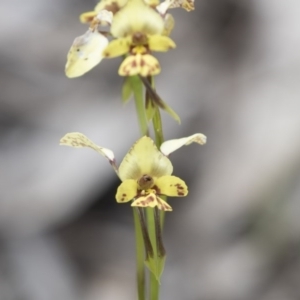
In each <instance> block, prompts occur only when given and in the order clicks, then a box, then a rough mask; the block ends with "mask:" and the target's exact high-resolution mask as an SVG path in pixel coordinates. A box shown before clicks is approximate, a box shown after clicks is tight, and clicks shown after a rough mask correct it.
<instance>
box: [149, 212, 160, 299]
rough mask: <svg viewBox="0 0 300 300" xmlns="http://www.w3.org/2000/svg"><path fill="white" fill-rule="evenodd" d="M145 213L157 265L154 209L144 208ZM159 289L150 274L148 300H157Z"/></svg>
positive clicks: (158, 284) (152, 275)
mask: <svg viewBox="0 0 300 300" xmlns="http://www.w3.org/2000/svg"><path fill="white" fill-rule="evenodd" d="M146 213H147V223H148V230H149V236H150V240H151V243H152V246H153V254H154V255H153V257H154V261H155V264H156V265H157V260H158V256H157V243H156V230H155V218H154V209H153V208H151V207H147V208H146ZM159 288H160V283H159V281H158V279H157V276H155V274H154V273H153V272H150V300H158V299H159Z"/></svg>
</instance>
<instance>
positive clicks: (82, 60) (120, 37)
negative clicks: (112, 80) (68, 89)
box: [65, 0, 194, 78]
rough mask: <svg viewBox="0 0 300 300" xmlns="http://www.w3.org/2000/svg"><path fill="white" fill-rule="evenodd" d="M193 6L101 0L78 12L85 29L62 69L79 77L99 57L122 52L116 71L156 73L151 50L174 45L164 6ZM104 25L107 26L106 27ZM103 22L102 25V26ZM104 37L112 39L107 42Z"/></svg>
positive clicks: (177, 1)
mask: <svg viewBox="0 0 300 300" xmlns="http://www.w3.org/2000/svg"><path fill="white" fill-rule="evenodd" d="M175 7H181V8H184V9H185V10H187V11H190V10H193V9H194V0H166V1H164V2H162V3H159V1H158V0H102V1H100V2H99V3H98V4H97V5H96V7H95V8H94V10H93V11H89V12H86V13H83V14H81V16H80V21H81V22H82V23H88V24H89V26H90V27H89V29H88V31H87V32H86V33H85V34H84V35H82V36H79V37H77V38H76V39H75V40H74V42H73V44H72V46H71V48H70V50H69V53H68V57H67V63H66V68H65V73H66V75H67V77H69V78H74V77H79V76H82V75H83V74H85V73H86V72H88V71H90V70H91V69H92V68H94V67H95V66H96V65H98V64H99V63H100V62H101V60H102V59H103V58H113V57H117V56H122V55H125V56H126V57H125V59H124V61H123V63H122V64H121V66H120V68H119V75H121V76H132V75H141V76H143V77H146V76H153V75H157V74H158V73H159V72H160V71H161V68H160V65H159V62H158V60H157V59H156V58H155V57H154V56H152V52H153V51H154V52H155V51H158V52H166V51H168V50H170V49H173V48H175V43H174V42H173V40H172V39H170V38H169V35H170V33H171V31H172V29H173V27H174V19H173V17H172V15H171V14H169V13H167V11H168V9H170V8H175ZM107 25H108V26H110V28H107ZM105 26H106V27H105ZM108 37H112V38H113V39H112V40H111V42H110V43H109V40H108Z"/></svg>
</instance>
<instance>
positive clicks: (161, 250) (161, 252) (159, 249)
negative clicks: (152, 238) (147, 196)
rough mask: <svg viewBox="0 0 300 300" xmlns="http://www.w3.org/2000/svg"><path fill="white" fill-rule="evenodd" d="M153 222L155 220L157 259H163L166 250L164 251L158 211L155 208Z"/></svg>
mask: <svg viewBox="0 0 300 300" xmlns="http://www.w3.org/2000/svg"><path fill="white" fill-rule="evenodd" d="M154 220H155V233H156V244H157V252H158V256H159V257H163V256H165V255H166V250H165V247H164V243H163V239H162V231H161V223H160V211H159V210H158V208H157V207H155V208H154Z"/></svg>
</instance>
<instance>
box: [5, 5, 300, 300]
mask: <svg viewBox="0 0 300 300" xmlns="http://www.w3.org/2000/svg"><path fill="white" fill-rule="evenodd" d="M94 5H95V1H92V0H86V1H83V0H52V1H46V0H25V1H19V0H11V1H4V0H2V1H1V2H0V11H1V20H0V23H1V26H0V36H1V38H0V64H1V68H0V87H1V88H0V299H1V300H53V299H55V300H71V299H72V300H96V299H103V300H111V299H113V300H115V299H122V300H127V299H128V300H129V299H135V298H136V294H135V261H134V257H135V253H134V249H135V248H134V232H133V220H132V212H131V209H130V206H129V205H117V204H116V202H115V200H114V194H115V189H116V187H117V185H118V179H117V178H116V176H115V174H114V172H113V171H112V169H111V168H110V166H109V164H108V163H107V162H106V161H105V160H104V159H103V158H102V157H101V156H99V155H98V154H97V153H94V152H93V151H91V150H89V149H86V150H83V149H82V150H75V149H72V148H67V147H59V146H58V142H59V139H60V138H61V137H62V136H63V135H64V134H65V133H67V132H70V131H80V132H83V133H85V134H86V135H87V136H89V137H90V138H91V139H93V140H94V141H95V142H97V143H99V144H100V145H103V146H105V147H107V148H110V149H113V150H114V152H115V154H116V156H117V158H118V161H119V162H120V161H121V159H122V158H123V155H124V154H125V153H126V152H127V150H128V149H129V147H130V146H131V145H132V143H133V142H134V141H135V140H136V139H137V138H138V135H139V131H138V129H137V120H136V117H135V114H134V105H133V103H132V102H130V103H128V104H127V105H122V104H121V101H120V90H121V84H122V79H121V78H119V77H118V76H117V69H118V66H119V63H120V60H118V59H114V60H105V61H103V62H102V63H101V64H100V65H99V66H98V67H97V68H95V69H94V70H93V71H91V72H89V73H88V74H86V75H85V76H84V77H81V78H78V79H73V80H70V79H67V78H66V77H65V76H64V65H65V61H66V54H67V51H68V49H69V47H70V45H71V43H72V41H73V39H74V38H75V37H76V36H79V35H81V34H83V33H84V32H85V31H86V27H85V26H84V25H82V24H80V23H79V22H78V15H79V14H80V13H81V12H84V11H88V10H91V9H92V8H93V7H94ZM195 6H196V10H195V11H194V12H191V13H186V12H185V11H181V10H173V11H172V13H173V14H174V16H175V19H176V26H175V29H174V31H173V33H172V37H173V39H174V40H175V42H176V43H177V49H176V50H173V51H171V52H169V53H167V54H159V55H158V57H159V59H160V62H161V65H162V69H163V71H162V73H161V74H160V75H159V76H158V77H157V85H158V91H159V93H160V95H161V96H162V97H163V98H164V100H165V101H167V102H168V103H169V104H170V105H171V106H172V107H173V108H174V109H175V110H176V111H177V112H178V113H179V115H180V116H181V118H182V125H180V126H179V125H178V124H176V123H175V122H174V121H173V120H172V119H171V118H170V117H169V116H168V115H166V114H164V115H163V122H164V126H165V138H166V139H171V138H178V137H181V136H187V135H190V134H192V133H194V132H202V133H204V134H206V135H207V136H208V143H207V145H205V146H201V147H200V146H196V145H192V146H190V147H186V148H182V149H181V150H180V151H178V152H176V153H174V154H173V155H172V157H171V159H172V161H173V163H174V168H175V174H176V175H177V176H180V177H182V178H183V179H185V181H186V182H187V183H188V185H189V188H190V194H189V196H188V197H187V198H183V199H171V200H170V202H171V205H172V206H173V208H174V212H172V213H168V215H167V220H166V228H165V235H164V240H165V243H166V247H167V252H168V259H167V263H166V268H165V273H164V276H163V278H162V292H161V295H162V296H161V299H164V300H168V299H173V300H182V299H184V300H297V299H300V287H299V286H300V285H299V282H300V257H299V249H300V217H299V215H300V199H299V197H300V185H299V183H300V101H299V98H300V2H299V0H286V1H280V0H252V1H246V0H196V4H195Z"/></svg>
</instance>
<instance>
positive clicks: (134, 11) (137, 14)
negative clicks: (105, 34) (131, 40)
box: [111, 0, 164, 38]
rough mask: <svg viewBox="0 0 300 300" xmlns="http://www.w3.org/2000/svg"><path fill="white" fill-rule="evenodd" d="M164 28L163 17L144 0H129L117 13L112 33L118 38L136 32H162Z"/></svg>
mask: <svg viewBox="0 0 300 300" xmlns="http://www.w3.org/2000/svg"><path fill="white" fill-rule="evenodd" d="M163 30H164V21H163V18H162V17H161V16H160V15H159V13H157V12H156V11H155V10H154V9H152V8H151V7H149V6H148V5H147V4H146V3H145V2H144V0H128V2H127V4H126V5H125V6H124V7H123V8H122V9H120V10H119V11H118V12H117V13H116V14H115V16H114V19H113V23H112V25H111V33H112V35H113V36H114V37H118V38H120V37H125V36H128V35H131V34H133V33H135V32H141V33H144V34H161V33H162V32H163Z"/></svg>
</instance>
